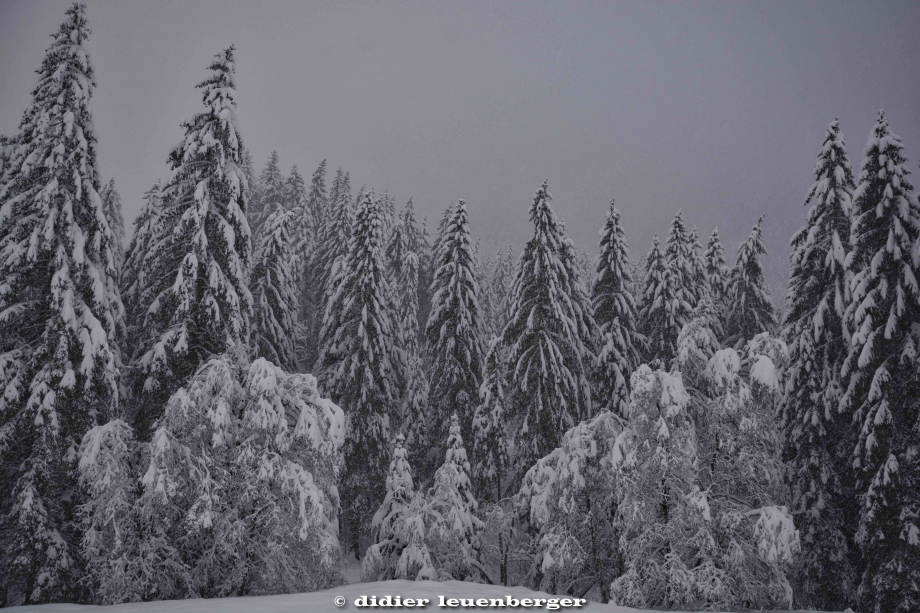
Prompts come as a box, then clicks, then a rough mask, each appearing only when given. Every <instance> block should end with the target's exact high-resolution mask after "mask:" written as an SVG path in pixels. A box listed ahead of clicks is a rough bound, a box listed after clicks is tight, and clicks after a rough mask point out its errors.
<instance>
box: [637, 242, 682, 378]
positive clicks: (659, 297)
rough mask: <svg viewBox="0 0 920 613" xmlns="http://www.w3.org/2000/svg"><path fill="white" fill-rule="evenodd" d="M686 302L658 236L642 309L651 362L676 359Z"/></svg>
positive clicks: (651, 254) (649, 261)
mask: <svg viewBox="0 0 920 613" xmlns="http://www.w3.org/2000/svg"><path fill="white" fill-rule="evenodd" d="M682 300H683V298H682V293H681V292H679V291H678V290H677V288H675V287H674V277H673V276H672V274H671V267H670V266H668V262H667V260H666V259H665V254H664V253H662V251H661V242H660V241H659V240H658V235H657V234H656V235H655V237H654V238H653V239H652V250H651V251H649V254H648V256H646V258H645V287H644V288H643V289H642V305H641V307H640V308H639V321H640V322H641V329H642V332H643V333H644V334H645V337H646V339H647V341H648V342H647V345H646V347H647V351H646V359H647V360H654V359H659V360H661V361H662V362H664V363H665V364H666V363H667V362H669V361H670V360H671V359H672V358H673V357H674V356H675V352H676V349H677V337H678V335H679V334H680V329H681V327H682V326H683V323H684V322H683V321H682V320H681V319H680V314H681V313H684V312H687V309H686V305H685V304H683V303H682Z"/></svg>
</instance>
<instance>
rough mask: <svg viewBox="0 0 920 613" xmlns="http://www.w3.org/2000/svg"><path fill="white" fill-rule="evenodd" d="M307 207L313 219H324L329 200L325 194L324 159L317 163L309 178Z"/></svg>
mask: <svg viewBox="0 0 920 613" xmlns="http://www.w3.org/2000/svg"><path fill="white" fill-rule="evenodd" d="M340 189H341V188H340ZM307 209H308V210H309V211H310V216H311V217H312V218H313V219H324V218H325V217H326V213H327V212H328V210H329V200H328V196H327V194H326V160H323V161H322V162H320V163H319V166H317V167H316V170H315V171H314V172H313V178H312V179H310V194H309V195H308V196H307Z"/></svg>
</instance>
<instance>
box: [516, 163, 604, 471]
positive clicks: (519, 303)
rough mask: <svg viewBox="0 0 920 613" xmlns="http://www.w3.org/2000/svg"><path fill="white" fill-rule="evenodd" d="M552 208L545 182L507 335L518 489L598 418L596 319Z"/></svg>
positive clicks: (523, 257) (532, 209)
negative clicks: (593, 377)
mask: <svg viewBox="0 0 920 613" xmlns="http://www.w3.org/2000/svg"><path fill="white" fill-rule="evenodd" d="M550 201H551V197H550V194H549V192H548V191H547V183H546V182H545V181H544V183H543V185H542V186H541V187H540V189H539V190H537V193H536V195H535V196H534V201H533V204H532V205H531V207H530V220H531V222H533V224H534V236H533V238H531V239H530V240H529V241H528V242H527V245H526V246H525V247H524V253H523V254H522V255H521V261H520V265H519V267H518V273H517V278H516V279H515V281H514V290H513V295H514V299H513V302H512V309H511V320H510V321H509V323H508V325H507V326H506V327H505V331H504V334H503V342H504V344H505V345H506V346H507V347H508V348H509V371H510V375H509V385H508V400H509V402H508V408H509V410H510V412H511V414H512V415H514V416H516V417H518V418H519V419H522V423H521V425H520V431H519V433H518V435H517V443H516V455H517V457H516V462H517V466H518V469H519V471H520V474H518V475H517V476H516V477H517V478H516V480H517V481H518V482H519V481H520V478H521V476H522V475H523V473H524V472H525V471H526V470H527V469H528V468H529V467H530V466H532V465H533V464H534V462H535V461H536V459H537V458H540V457H543V456H545V455H546V454H548V453H549V452H550V451H552V450H553V449H554V448H555V447H558V446H559V440H560V436H561V435H562V433H563V432H565V431H566V430H567V429H569V428H571V427H572V426H573V425H575V424H576V423H578V422H579V421H581V420H582V419H584V418H586V417H588V416H590V415H591V413H592V404H591V389H590V385H589V382H588V381H589V379H588V377H589V373H590V368H591V364H592V361H593V360H594V355H593V347H592V346H591V342H592V340H593V334H594V333H595V330H594V327H595V324H594V318H593V315H592V313H591V303H590V299H589V298H588V296H587V293H586V292H585V291H584V288H583V287H581V286H580V280H579V278H578V274H577V271H576V269H575V262H574V258H572V257H570V256H571V253H573V251H574V249H572V248H571V241H570V240H569V238H568V237H567V236H566V235H565V232H564V231H563V229H562V227H561V224H560V223H559V222H558V221H557V220H556V215H555V213H554V212H553V210H552V208H551V207H550V204H549V203H550Z"/></svg>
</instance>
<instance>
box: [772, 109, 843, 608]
mask: <svg viewBox="0 0 920 613" xmlns="http://www.w3.org/2000/svg"><path fill="white" fill-rule="evenodd" d="M855 188H856V184H855V182H854V180H853V169H852V167H851V166H850V161H849V159H848V158H847V153H846V148H845V146H844V142H843V135H842V134H841V132H840V122H839V121H838V120H837V119H834V121H833V123H831V124H830V127H828V129H827V135H826V136H825V138H824V144H823V145H822V147H821V151H820V153H819V154H818V161H817V163H816V165H815V182H814V184H813V185H812V186H811V189H809V191H808V195H807V196H806V198H805V206H810V207H811V208H810V210H809V211H808V221H807V223H806V225H805V227H803V228H802V229H801V230H799V231H798V232H796V234H795V236H793V238H792V256H791V258H790V269H791V270H790V275H789V289H788V293H787V299H786V303H787V304H788V305H789V307H788V311H787V312H786V316H785V319H784V322H783V336H784V338H785V341H786V343H787V345H788V347H789V353H790V363H789V367H788V369H787V371H786V372H787V376H788V379H787V384H786V394H785V399H784V406H783V414H784V423H783V427H784V431H785V449H784V457H785V460H786V462H787V463H788V465H789V469H790V475H791V483H792V492H793V509H794V510H795V511H796V520H797V521H796V524H797V527H798V529H799V531H800V532H801V535H802V557H801V558H800V561H799V564H800V568H801V572H800V573H799V581H800V590H799V591H798V592H797V594H796V599H797V601H798V603H799V604H800V605H801V606H803V607H813V608H817V609H822V610H837V609H840V610H842V609H844V608H846V607H847V606H848V605H849V604H851V603H852V602H853V596H854V594H855V579H856V577H855V571H854V563H853V562H854V555H855V552H852V551H850V546H849V544H848V541H849V539H848V537H849V536H852V535H851V534H848V533H849V532H851V531H850V530H849V528H850V526H852V525H853V524H854V523H855V518H852V517H851V513H850V511H851V508H850V507H852V504H851V501H852V499H853V497H854V494H855V493H854V492H853V489H852V483H851V480H850V479H848V478H847V476H848V475H849V474H850V473H851V471H850V468H849V464H850V461H851V458H850V452H851V450H852V448H853V443H854V441H853V436H852V435H851V433H852V428H851V427H850V424H849V419H848V418H847V417H846V416H845V415H842V414H841V413H840V410H839V409H840V397H841V396H842V390H841V385H840V369H841V366H842V363H843V359H844V358H845V357H846V353H847V346H848V343H847V335H846V334H845V331H844V326H843V311H844V308H845V306H846V302H847V296H848V288H847V283H848V273H847V270H846V266H845V258H846V253H847V252H848V251H849V250H850V247H849V244H850V210H851V206H852V194H853V190H854V189H855Z"/></svg>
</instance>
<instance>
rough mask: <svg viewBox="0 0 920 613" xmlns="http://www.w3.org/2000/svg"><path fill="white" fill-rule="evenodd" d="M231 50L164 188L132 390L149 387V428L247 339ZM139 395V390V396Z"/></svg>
mask: <svg viewBox="0 0 920 613" xmlns="http://www.w3.org/2000/svg"><path fill="white" fill-rule="evenodd" d="M233 53H234V48H233V47H232V46H231V47H229V48H228V49H226V50H224V51H222V52H221V53H219V54H217V56H216V59H215V60H214V62H212V63H211V65H210V66H209V67H208V68H209V70H211V71H212V73H211V76H210V77H208V78H207V79H205V80H204V81H202V82H201V83H200V84H199V85H198V87H199V88H200V89H201V90H202V103H203V104H204V106H205V110H204V111H201V112H199V113H196V114H195V115H194V116H193V117H192V118H191V119H189V120H187V121H185V122H183V124H182V127H183V129H184V130H185V137H184V138H183V139H182V142H180V143H179V144H178V145H177V146H176V147H175V148H174V149H173V150H172V152H171V153H170V158H169V161H170V165H171V166H172V169H173V176H172V179H171V180H170V181H169V183H168V185H166V187H165V188H164V190H163V199H164V202H163V207H164V211H163V215H162V216H161V218H162V219H163V222H164V224H166V226H167V228H168V229H167V232H168V237H167V238H166V239H165V240H161V241H158V242H157V243H156V244H155V245H154V247H153V250H152V252H151V253H150V254H149V255H148V258H149V259H150V260H151V261H153V262H155V266H156V270H155V271H153V272H152V273H151V276H152V278H151V295H152V300H151V303H150V307H149V308H148V309H147V316H146V318H145V322H144V328H145V334H146V338H145V339H144V342H143V350H144V353H143V355H142V356H141V357H140V359H139V360H138V362H137V366H136V368H137V373H138V376H137V377H136V383H135V392H136V393H137V394H138V395H140V394H141V392H143V397H144V402H143V405H144V406H143V411H142V414H141V415H140V420H139V422H138V427H139V429H140V430H141V432H145V433H146V431H147V429H149V428H150V427H151V425H152V424H153V422H154V421H155V420H156V419H157V417H158V416H159V412H160V411H161V410H162V407H163V405H164V402H165V399H166V398H168V397H169V396H171V395H172V392H173V391H175V390H176V389H177V388H178V387H179V386H181V385H183V384H184V383H185V382H186V381H188V379H189V378H190V377H191V376H192V374H194V372H195V371H196V370H197V369H198V367H199V366H200V365H201V364H202V363H203V362H204V361H205V360H206V359H207V358H208V357H209V356H211V355H219V354H222V353H224V352H225V351H227V350H228V349H229V348H231V347H233V346H235V345H238V344H241V343H242V344H245V343H246V342H247V340H248V337H249V322H250V317H251V313H252V296H251V294H250V293H249V289H248V287H247V277H248V274H249V267H250V251H251V241H250V234H249V225H248V223H247V220H246V207H247V200H246V193H247V190H246V177H245V175H244V174H243V171H242V169H241V167H240V165H239V164H240V162H241V160H240V154H241V150H242V141H241V137H240V134H239V131H238V129H237V126H236V90H235V85H234V78H233V75H234V71H235V65H234V60H233ZM138 397H140V396H138Z"/></svg>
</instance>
